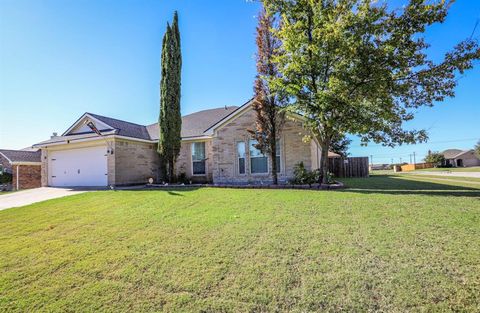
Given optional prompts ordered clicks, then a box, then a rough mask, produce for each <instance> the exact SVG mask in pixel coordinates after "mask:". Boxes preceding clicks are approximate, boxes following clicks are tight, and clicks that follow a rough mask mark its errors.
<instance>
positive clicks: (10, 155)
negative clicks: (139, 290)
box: [0, 149, 41, 162]
mask: <svg viewBox="0 0 480 313" xmlns="http://www.w3.org/2000/svg"><path fill="white" fill-rule="evenodd" d="M0 153H1V154H3V155H4V156H5V157H6V158H7V159H9V160H10V161H11V162H40V161H41V152H40V151H35V152H32V151H21V150H3V149H2V150H0Z"/></svg>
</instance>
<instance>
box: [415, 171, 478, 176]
mask: <svg viewBox="0 0 480 313" xmlns="http://www.w3.org/2000/svg"><path fill="white" fill-rule="evenodd" d="M409 174H413V175H435V176H442V177H473V178H480V172H449V171H438V172H437V171H415V172H409Z"/></svg>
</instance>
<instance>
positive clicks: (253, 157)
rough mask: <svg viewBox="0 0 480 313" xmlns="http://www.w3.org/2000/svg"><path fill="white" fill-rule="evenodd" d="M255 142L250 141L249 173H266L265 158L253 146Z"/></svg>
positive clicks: (266, 163)
mask: <svg viewBox="0 0 480 313" xmlns="http://www.w3.org/2000/svg"><path fill="white" fill-rule="evenodd" d="M257 144H258V142H257V141H256V140H250V172H251V173H252V174H262V173H268V161H267V157H266V156H265V155H264V154H263V153H262V152H261V151H260V150H259V149H257V148H256V147H255V146H256V145H257Z"/></svg>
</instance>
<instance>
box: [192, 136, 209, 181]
mask: <svg viewBox="0 0 480 313" xmlns="http://www.w3.org/2000/svg"><path fill="white" fill-rule="evenodd" d="M205 160H206V159H205V142H194V143H192V173H193V175H205V174H206V168H205Z"/></svg>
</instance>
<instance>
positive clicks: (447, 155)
mask: <svg viewBox="0 0 480 313" xmlns="http://www.w3.org/2000/svg"><path fill="white" fill-rule="evenodd" d="M462 152H464V151H462V150H459V149H448V150H445V151H443V152H442V154H443V156H444V157H445V159H454V158H455V157H456V156H457V155H459V154H460V153H462Z"/></svg>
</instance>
